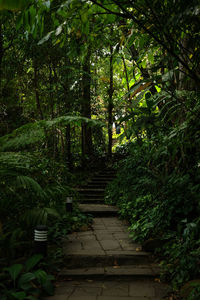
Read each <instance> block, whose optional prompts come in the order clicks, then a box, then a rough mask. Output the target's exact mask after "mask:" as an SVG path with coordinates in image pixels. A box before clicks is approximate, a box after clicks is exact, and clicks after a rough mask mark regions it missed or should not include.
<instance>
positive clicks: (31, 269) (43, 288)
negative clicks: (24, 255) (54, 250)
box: [0, 254, 54, 300]
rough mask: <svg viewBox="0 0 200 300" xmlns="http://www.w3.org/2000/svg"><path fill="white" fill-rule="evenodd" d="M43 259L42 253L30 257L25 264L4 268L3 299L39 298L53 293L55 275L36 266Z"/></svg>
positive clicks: (0, 293)
mask: <svg viewBox="0 0 200 300" xmlns="http://www.w3.org/2000/svg"><path fill="white" fill-rule="evenodd" d="M41 259H42V255H40V254H38V255H34V256H32V257H30V258H29V259H28V260H27V261H26V262H25V265H23V264H15V265H11V266H10V267H7V268H4V269H3V273H2V274H1V276H2V277H3V279H4V281H3V283H2V284H1V286H2V289H1V292H0V297H1V299H4V300H6V299H19V300H23V299H38V298H40V297H41V296H45V295H53V291H54V287H53V284H52V280H54V276H52V275H48V274H47V273H46V272H45V271H44V270H42V269H40V268H39V269H36V266H37V265H38V264H39V262H40V261H41Z"/></svg>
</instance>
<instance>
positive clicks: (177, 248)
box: [107, 101, 200, 300]
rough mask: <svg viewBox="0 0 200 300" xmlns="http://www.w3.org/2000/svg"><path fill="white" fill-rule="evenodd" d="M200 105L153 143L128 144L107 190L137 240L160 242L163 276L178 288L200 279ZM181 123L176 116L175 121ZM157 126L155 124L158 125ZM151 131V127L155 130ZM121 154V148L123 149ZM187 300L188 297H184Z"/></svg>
mask: <svg viewBox="0 0 200 300" xmlns="http://www.w3.org/2000/svg"><path fill="white" fill-rule="evenodd" d="M197 112H199V101H197V103H196V105H195V106H194V108H193V109H191V110H188V111H187V113H186V118H185V121H184V122H180V119H179V124H177V123H176V124H175V126H174V124H172V123H171V124H172V125H173V126H171V127H169V124H170V123H169V122H168V124H167V126H168V128H166V127H165V124H164V123H163V124H161V122H162V119H160V117H161V115H159V116H158V117H157V120H156V124H158V123H159V124H160V129H159V131H157V130H156V126H155V127H154V132H153V133H152V135H151V138H150V139H147V138H145V139H143V140H142V142H141V140H140V141H139V143H138V141H134V142H130V143H129V144H127V145H126V146H125V147H124V150H123V151H124V152H126V153H127V156H126V158H125V159H124V160H122V161H121V162H120V163H119V164H118V166H117V170H118V173H117V178H116V179H115V181H114V182H113V183H112V184H111V185H110V186H109V188H108V189H107V202H108V203H112V204H117V206H118V207H119V208H120V215H121V217H123V218H126V219H128V220H129V222H130V235H131V237H132V238H133V240H135V241H139V242H141V243H144V242H145V241H147V240H152V241H156V244H157V248H156V252H157V253H158V254H159V257H160V261H161V265H162V267H163V270H164V272H163V278H165V279H167V280H168V281H170V282H171V283H172V285H173V287H174V289H175V290H179V289H180V288H181V287H182V286H184V284H185V283H186V282H188V281H191V280H194V279H199V277H200V270H199V263H200V261H199V255H200V217H199V216H200V201H199V194H200V183H199V182H200V152H199V147H200V132H199V128H200V127H199V125H200V124H199V118H198V117H197V116H198V114H197ZM177 120H178V118H177ZM154 125H155V123H154ZM151 129H152V128H151ZM120 152H122V148H120ZM199 295H200V285H199V284H197V283H196V282H191V287H190V290H189V292H188V293H187V299H190V300H191V299H192V300H194V299H195V300H197V299H199ZM184 299H185V298H184Z"/></svg>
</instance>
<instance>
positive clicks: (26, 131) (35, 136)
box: [0, 116, 104, 151]
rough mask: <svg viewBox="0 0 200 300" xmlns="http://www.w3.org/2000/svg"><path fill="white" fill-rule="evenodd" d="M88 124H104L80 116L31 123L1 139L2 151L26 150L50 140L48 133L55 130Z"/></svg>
mask: <svg viewBox="0 0 200 300" xmlns="http://www.w3.org/2000/svg"><path fill="white" fill-rule="evenodd" d="M82 123H86V124H87V125H88V126H90V127H92V126H98V127H102V126H103V125H104V124H103V123H102V122H100V121H97V120H91V119H88V118H84V117H79V116H60V117H58V118H55V119H53V120H48V121H44V120H42V121H38V122H35V123H29V124H26V125H23V126H21V127H19V128H17V129H15V130H14V131H13V132H12V133H10V134H8V135H5V136H3V137H0V147H1V148H0V149H1V151H9V150H12V151H13V150H16V151H17V150H21V149H26V148H27V146H29V145H33V144H36V143H40V144H41V141H43V140H45V139H48V133H50V132H51V130H52V129H54V130H55V128H63V127H66V126H67V125H76V126H80V127H81V125H82Z"/></svg>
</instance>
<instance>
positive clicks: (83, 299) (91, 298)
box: [49, 295, 97, 300]
mask: <svg viewBox="0 0 200 300" xmlns="http://www.w3.org/2000/svg"><path fill="white" fill-rule="evenodd" d="M96 299H97V296H96V295H93V296H91V295H90V296H89V295H88V296H82V295H81V298H80V295H72V296H70V297H69V298H67V300H96ZM49 300H50V299H49ZM55 300H57V299H55ZM58 300H59V299H58Z"/></svg>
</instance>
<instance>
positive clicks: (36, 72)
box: [33, 61, 44, 120]
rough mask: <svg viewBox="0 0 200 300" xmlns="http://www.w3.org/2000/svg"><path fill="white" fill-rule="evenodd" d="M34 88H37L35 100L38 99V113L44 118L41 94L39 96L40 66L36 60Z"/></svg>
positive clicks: (41, 118)
mask: <svg viewBox="0 0 200 300" xmlns="http://www.w3.org/2000/svg"><path fill="white" fill-rule="evenodd" d="M33 67H34V79H33V80H34V90H35V100H36V105H37V110H38V114H39V117H40V120H43V119H44V116H43V113H42V108H41V105H40V96H39V88H38V67H37V62H36V61H34V66H33Z"/></svg>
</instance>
